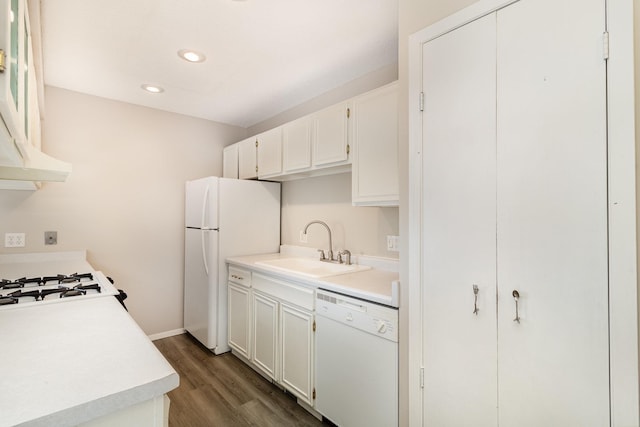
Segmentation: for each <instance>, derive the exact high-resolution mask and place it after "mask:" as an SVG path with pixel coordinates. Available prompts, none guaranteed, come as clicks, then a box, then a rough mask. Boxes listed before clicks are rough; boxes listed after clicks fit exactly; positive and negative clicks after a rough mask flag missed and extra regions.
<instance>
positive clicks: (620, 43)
mask: <svg viewBox="0 0 640 427" xmlns="http://www.w3.org/2000/svg"><path fill="white" fill-rule="evenodd" d="M516 1H517V0H479V1H477V2H476V3H474V4H472V5H471V6H469V7H467V8H465V9H462V10H461V11H459V12H457V13H454V14H452V15H450V16H449V17H447V18H444V19H443V20H441V21H438V22H436V23H434V24H432V25H430V26H428V27H426V28H424V29H422V30H420V31H418V32H416V33H414V34H412V35H411V36H409V46H408V48H409V67H408V71H409V81H408V90H409V93H408V97H407V98H408V102H409V105H408V111H409V150H408V153H409V159H408V163H409V179H408V183H409V184H408V185H409V188H408V193H407V194H408V196H407V197H408V200H407V207H408V217H409V232H408V246H407V249H408V251H407V263H408V278H409V280H408V282H409V283H408V286H407V290H406V291H407V293H408V294H409V295H408V298H406V299H405V300H406V301H408V302H409V307H408V325H407V332H408V333H407V334H406V336H407V337H408V340H409V342H408V344H407V348H408V372H409V378H408V398H409V414H408V418H407V419H408V422H409V425H410V426H421V425H422V385H423V381H424V377H423V376H422V375H423V371H422V369H421V368H422V353H423V346H424V345H425V343H424V342H423V339H422V337H423V331H422V281H423V278H422V275H421V270H422V268H421V259H422V241H421V236H422V210H421V205H422V113H421V111H420V108H419V105H420V96H421V92H422V45H423V44H424V43H426V42H428V41H429V40H432V39H434V38H436V37H438V36H440V35H442V34H444V33H446V32H449V31H452V30H454V29H456V28H458V27H461V26H463V25H465V24H467V23H469V22H471V21H473V20H475V19H478V18H480V17H482V16H484V15H486V14H488V13H492V12H494V11H496V10H498V9H501V8H504V7H506V6H508V5H509V4H512V3H515V2H516ZM633 2H634V0H606V14H607V22H606V28H607V31H608V33H609V34H610V35H611V36H610V38H609V52H610V55H609V58H608V61H607V111H608V119H607V120H608V129H607V139H608V142H607V145H608V149H607V150H608V169H609V170H608V184H607V186H608V193H609V197H608V214H609V218H608V227H609V342H610V345H609V355H610V404H611V426H616V427H617V426H620V427H622V426H630V425H637V423H638V420H639V414H640V403H639V399H640V393H639V378H640V377H639V375H638V285H637V283H638V282H637V247H636V238H637V232H636V167H635V163H636V135H635V93H634V7H633ZM603 4H605V1H604V0H603ZM636 13H638V14H640V11H638V12H636Z"/></svg>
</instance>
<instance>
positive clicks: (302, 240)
mask: <svg viewBox="0 0 640 427" xmlns="http://www.w3.org/2000/svg"><path fill="white" fill-rule="evenodd" d="M300 243H307V235H306V234H305V233H304V231H302V230H300Z"/></svg>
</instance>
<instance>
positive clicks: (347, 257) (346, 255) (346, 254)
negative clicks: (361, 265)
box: [338, 249, 351, 265]
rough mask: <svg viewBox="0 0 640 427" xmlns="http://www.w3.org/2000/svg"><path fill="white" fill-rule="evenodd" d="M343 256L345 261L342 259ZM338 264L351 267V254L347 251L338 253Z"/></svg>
mask: <svg viewBox="0 0 640 427" xmlns="http://www.w3.org/2000/svg"><path fill="white" fill-rule="evenodd" d="M343 256H344V261H343V258H342V257H343ZM338 262H339V263H340V264H342V263H345V264H347V265H351V252H350V251H348V250H347V249H345V250H343V251H338Z"/></svg>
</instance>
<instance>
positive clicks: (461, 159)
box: [422, 15, 498, 427]
mask: <svg viewBox="0 0 640 427" xmlns="http://www.w3.org/2000/svg"><path fill="white" fill-rule="evenodd" d="M423 70H424V71H423V73H424V74H423V91H424V99H425V105H424V113H423V155H422V158H423V174H424V175H423V212H424V218H423V236H422V241H423V245H424V252H423V255H422V275H423V278H424V279H423V280H424V291H423V292H424V293H423V307H424V308H423V310H424V314H423V319H424V323H423V331H424V332H423V333H424V338H423V339H424V342H425V343H426V344H425V346H424V351H423V366H424V370H425V371H424V372H425V378H424V384H425V386H424V405H423V411H424V425H425V426H434V427H439V426H471V425H474V426H482V427H489V426H496V425H497V409H496V406H497V397H496V396H497V392H498V390H497V379H496V376H497V372H496V371H497V370H496V359H497V354H496V346H497V344H496V243H495V241H496V207H495V204H496V191H495V186H496V183H495V179H496V178H495V168H496V165H495V161H496V160H495V156H496V153H495V139H496V137H495V110H496V107H495V102H496V101H495V100H496V94H495V73H496V70H495V15H490V16H487V17H484V18H482V19H479V20H477V21H474V22H473V23H471V24H468V25H465V26H464V27H462V28H460V29H458V30H455V31H452V32H449V33H447V34H445V35H443V36H442V37H439V38H437V39H435V40H433V41H431V42H429V43H426V44H425V45H424V47H423ZM461 122H464V126H462V125H461ZM474 286H477V288H478V295H477V296H478V299H477V305H476V306H477V308H478V309H479V311H477V313H475V314H474V302H475V301H474V297H475V295H474Z"/></svg>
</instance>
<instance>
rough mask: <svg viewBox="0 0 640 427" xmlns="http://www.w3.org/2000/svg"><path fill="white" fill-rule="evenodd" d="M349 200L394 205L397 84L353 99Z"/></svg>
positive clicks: (397, 199) (396, 147)
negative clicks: (350, 190)
mask: <svg viewBox="0 0 640 427" xmlns="http://www.w3.org/2000/svg"><path fill="white" fill-rule="evenodd" d="M352 113H353V115H352V121H353V123H352V129H353V160H352V168H353V169H352V201H353V204H354V205H362V206H397V205H398V201H399V188H398V84H397V83H392V84H389V85H387V86H383V87H382V88H379V89H376V90H374V91H371V92H367V93H365V94H363V95H360V96H358V97H356V98H354V99H353V112H352Z"/></svg>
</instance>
